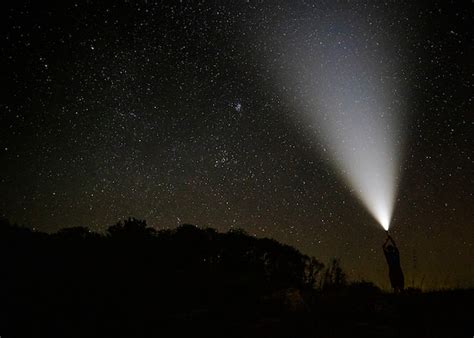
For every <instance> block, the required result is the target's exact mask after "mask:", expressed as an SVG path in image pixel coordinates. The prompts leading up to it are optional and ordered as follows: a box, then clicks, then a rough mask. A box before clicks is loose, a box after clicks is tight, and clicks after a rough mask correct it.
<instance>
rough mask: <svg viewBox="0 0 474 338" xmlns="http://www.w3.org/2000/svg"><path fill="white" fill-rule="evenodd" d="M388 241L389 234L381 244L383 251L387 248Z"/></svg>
mask: <svg viewBox="0 0 474 338" xmlns="http://www.w3.org/2000/svg"><path fill="white" fill-rule="evenodd" d="M389 241H390V236H388V237H387V239H386V240H385V242H384V243H383V245H382V248H383V249H384V251H385V249H386V248H387V244H388V242H389Z"/></svg>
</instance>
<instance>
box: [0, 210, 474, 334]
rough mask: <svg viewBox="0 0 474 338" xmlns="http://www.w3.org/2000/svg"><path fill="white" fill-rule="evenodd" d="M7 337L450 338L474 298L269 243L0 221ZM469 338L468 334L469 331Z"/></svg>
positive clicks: (184, 229)
mask: <svg viewBox="0 0 474 338" xmlns="http://www.w3.org/2000/svg"><path fill="white" fill-rule="evenodd" d="M0 259H1V281H0V311H1V312H0V335H1V336H2V337H156V336H164V337H175V336H183V335H189V334H190V335H191V336H192V337H334V336H350V337H354V336H363V337H382V336H390V337H396V336H412V337H436V336H440V337H441V336H443V337H447V336H449V337H454V336H461V335H462V334H465V333H468V332H471V331H472V328H470V327H468V326H467V324H468V323H470V322H469V320H470V319H471V316H472V309H471V306H472V304H473V302H472V300H473V293H472V291H452V292H444V293H431V294H426V293H408V292H407V293H404V294H400V295H391V294H387V293H384V292H382V291H381V290H379V289H378V288H377V287H376V286H374V285H373V284H371V283H368V282H358V283H349V282H348V280H347V277H346V274H345V273H344V272H343V270H342V268H341V267H340V264H339V261H338V260H336V259H334V260H333V261H331V262H330V263H329V265H328V266H327V267H325V266H324V265H323V264H322V263H321V262H320V261H318V260H317V259H316V258H314V257H308V256H306V255H303V254H302V253H300V252H299V251H298V250H296V249H295V248H293V247H290V246H288V245H283V244H280V243H278V242H276V241H275V240H272V239H267V238H263V239H259V238H255V237H252V236H249V235H248V234H246V233H245V232H244V231H242V230H232V231H229V232H227V233H219V232H217V231H216V230H214V229H201V228H198V227H196V226H193V225H188V224H185V225H182V226H180V227H178V228H176V229H173V230H160V231H156V230H154V229H153V228H150V227H147V224H146V222H145V221H141V220H137V219H134V218H129V219H127V220H125V221H123V222H119V223H117V224H115V225H112V226H110V227H109V228H108V229H107V231H106V232H105V233H104V234H98V233H95V232H92V231H90V230H89V229H88V228H86V227H75V228H66V229H62V230H60V231H58V232H57V233H54V234H46V233H41V232H35V231H31V230H29V229H27V228H22V227H18V226H13V225H10V224H9V223H8V222H7V221H5V220H3V221H1V224H0ZM469 334H470V333H469Z"/></svg>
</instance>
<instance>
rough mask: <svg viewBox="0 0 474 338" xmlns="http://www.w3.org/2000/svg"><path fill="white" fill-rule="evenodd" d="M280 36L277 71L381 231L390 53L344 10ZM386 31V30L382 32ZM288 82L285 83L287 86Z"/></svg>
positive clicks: (391, 201) (386, 211) (392, 167)
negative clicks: (280, 49) (279, 56)
mask: <svg viewBox="0 0 474 338" xmlns="http://www.w3.org/2000/svg"><path fill="white" fill-rule="evenodd" d="M315 22H317V23H315V24H312V25H311V24H307V23H306V26H304V28H301V27H299V29H294V27H293V28H292V30H291V31H289V32H285V34H283V36H285V40H284V43H283V45H282V46H281V48H283V49H282V51H283V52H281V53H280V54H281V55H282V57H281V58H280V61H281V63H280V65H279V67H278V70H277V72H278V74H279V75H280V76H281V79H282V80H283V81H285V84H286V86H287V87H288V88H290V90H287V91H286V93H287V94H289V96H288V99H289V100H291V102H292V103H293V104H296V105H297V111H298V112H300V115H299V116H297V117H296V118H297V120H302V121H303V122H304V124H305V125H306V127H307V130H308V131H309V132H310V135H311V136H312V137H313V135H315V136H316V137H317V138H316V139H317V140H318V141H319V143H321V144H322V148H324V149H327V150H328V151H329V154H330V161H331V162H332V164H333V165H334V166H335V167H336V168H337V171H338V172H339V174H340V176H341V177H342V178H343V179H344V181H345V182H346V183H347V184H348V186H349V187H350V188H351V190H352V191H353V192H354V194H355V195H356V196H357V197H358V198H359V200H360V201H361V202H362V203H363V205H364V206H365V207H366V208H367V210H368V211H369V212H370V213H371V214H372V216H373V217H374V218H375V220H376V221H377V222H378V223H379V224H380V225H381V226H382V227H383V228H384V229H385V230H388V228H389V226H390V221H391V218H392V213H393V209H394V205H395V196H396V193H397V180H398V174H399V169H398V168H399V165H400V153H401V144H400V139H401V137H400V136H401V135H400V125H401V118H400V115H401V111H402V109H404V108H403V100H402V97H401V92H402V91H401V87H400V78H401V77H402V76H401V74H400V73H399V72H398V68H397V54H396V53H395V52H394V51H393V50H391V48H390V39H389V38H388V37H389V35H388V34H386V35H385V37H384V38H381V34H380V32H371V28H370V27H369V26H368V25H367V24H366V22H367V21H363V20H362V19H361V18H359V17H357V16H356V15H354V14H351V13H344V15H341V13H338V15H334V16H333V17H331V16H330V15H327V16H325V17H324V18H319V20H318V18H317V19H316V20H315ZM385 33H386V32H385ZM288 84H289V85H288Z"/></svg>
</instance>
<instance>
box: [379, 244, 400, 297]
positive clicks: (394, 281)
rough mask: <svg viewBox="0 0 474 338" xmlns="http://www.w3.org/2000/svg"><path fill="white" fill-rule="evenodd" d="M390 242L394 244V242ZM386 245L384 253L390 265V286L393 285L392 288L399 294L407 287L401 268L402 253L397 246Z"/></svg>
mask: <svg viewBox="0 0 474 338" xmlns="http://www.w3.org/2000/svg"><path fill="white" fill-rule="evenodd" d="M390 240H391V241H392V243H393V244H394V242H393V240H392V239H390ZM386 244H387V242H386ZM386 244H384V246H383V251H384V254H385V259H386V260H387V263H388V268H389V277H390V284H391V285H392V288H393V289H394V290H395V291H397V292H398V291H401V290H403V288H404V287H405V281H404V276H403V272H402V268H401V266H400V253H399V251H398V248H397V247H396V246H395V245H392V244H389V245H386Z"/></svg>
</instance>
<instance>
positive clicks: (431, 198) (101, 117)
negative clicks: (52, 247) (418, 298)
mask: <svg viewBox="0 0 474 338" xmlns="http://www.w3.org/2000/svg"><path fill="white" fill-rule="evenodd" d="M2 6H3V8H2V11H1V14H0V15H1V27H2V34H1V39H2V43H1V59H2V62H1V68H2V72H1V74H2V76H1V81H2V99H1V102H0V107H1V115H0V159H1V167H0V194H1V198H0V214H1V215H2V216H3V217H5V218H7V219H9V220H10V221H11V222H17V223H19V224H24V225H27V226H29V227H32V228H33V227H34V228H35V229H37V230H41V231H56V230H58V229H59V228H61V227H69V226H89V227H90V228H92V229H93V230H96V231H103V230H105V229H106V227H108V226H109V225H111V224H114V223H115V222H117V221H118V220H119V219H122V218H124V217H128V216H135V217H137V218H142V219H146V220H147V222H148V224H149V225H151V226H153V227H156V228H157V229H162V228H173V227H176V226H177V225H179V224H182V223H191V224H196V225H198V226H200V227H213V228H217V229H218V230H220V231H227V230H229V229H231V228H243V229H244V230H246V231H247V232H248V233H249V234H253V235H256V236H259V237H262V236H265V237H272V238H275V239H277V240H278V241H281V242H283V243H287V244H290V245H293V246H295V247H297V248H298V249H300V250H301V251H302V252H303V253H305V254H310V255H314V256H316V257H317V258H318V259H320V260H322V261H323V262H327V261H328V260H329V259H330V258H331V257H334V256H336V257H339V258H340V259H341V261H342V265H343V267H344V268H345V269H346V270H347V272H348V273H349V275H350V276H351V278H353V279H367V280H370V281H373V282H375V283H376V284H378V285H379V286H381V287H384V288H388V285H389V284H388V283H389V281H388V277H387V268H386V263H385V259H384V257H383V253H382V250H381V246H382V243H383V241H384V240H385V233H384V231H383V229H382V228H381V227H380V225H378V224H377V222H376V221H375V220H374V219H373V217H372V216H371V215H370V213H368V211H367V210H366V208H365V207H364V206H363V205H362V204H361V203H360V202H359V200H358V199H357V198H356V197H355V196H354V194H353V193H352V192H351V191H350V188H349V187H348V186H347V184H346V182H345V181H344V180H341V177H340V175H339V174H338V173H337V172H336V171H335V169H334V167H333V166H332V165H331V163H330V161H331V159H330V156H331V155H330V154H329V153H328V152H327V151H324V149H325V148H324V145H323V144H321V143H320V142H319V141H318V139H317V138H311V137H308V133H307V130H306V128H305V126H304V122H302V121H301V119H300V118H299V117H298V116H300V115H299V114H300V112H299V111H298V109H299V106H298V104H295V102H294V101H295V100H298V95H297V94H296V95H294V99H293V100H292V99H291V97H292V95H293V92H292V88H290V87H291V84H290V83H285V80H284V79H285V77H284V76H283V77H282V76H281V74H282V73H284V74H286V75H287V74H288V72H291V69H292V65H296V66H298V65H301V64H302V63H304V62H305V60H303V56H301V59H300V58H299V56H298V55H300V54H299V53H294V51H295V50H288V51H287V52H286V51H285V48H288V49H291V42H292V41H291V39H292V37H293V36H296V35H297V36H299V37H303V38H304V37H305V36H306V35H308V36H310V40H308V41H309V44H316V43H317V42H318V41H331V40H335V39H336V40H337V39H338V38H339V35H340V34H341V33H340V32H341V27H340V25H341V22H342V26H343V30H344V31H345V32H347V31H350V30H351V27H352V23H351V21H350V19H347V21H345V19H343V20H337V22H338V24H336V23H334V29H332V26H331V25H332V22H333V21H332V20H334V19H335V18H336V19H337V18H339V19H340V18H345V16H346V15H347V13H350V15H349V16H348V17H349V18H351V17H357V18H359V20H361V21H363V22H364V23H365V24H366V25H367V27H370V29H369V30H368V31H367V36H366V39H367V41H368V43H369V46H372V45H374V42H375V44H376V45H377V46H379V44H378V42H377V41H378V40H377V39H380V41H381V46H382V47H383V46H387V49H389V50H390V51H389V52H387V53H388V54H387V55H388V56H386V57H385V58H384V59H383V60H381V62H385V63H389V64H390V65H392V64H393V65H394V67H395V66H396V69H397V76H398V77H399V78H400V79H401V80H400V84H401V85H402V86H403V92H402V94H401V97H402V100H403V107H404V111H403V113H402V115H403V121H404V123H403V125H402V127H403V128H402V129H403V132H402V133H401V134H400V139H399V140H398V141H399V143H400V144H401V145H402V146H401V147H400V152H401V153H400V157H401V165H400V179H399V186H398V194H397V198H396V205H395V209H394V216H393V221H392V227H391V233H392V235H393V237H394V239H395V240H396V242H397V244H398V245H399V248H400V251H401V259H402V266H403V268H404V271H405V278H406V285H407V286H412V285H414V286H417V287H423V288H440V287H457V286H461V287H466V286H471V287H472V286H474V267H473V265H472V261H473V257H474V248H473V242H474V227H473V225H474V224H473V220H474V208H473V205H474V204H473V201H474V200H473V191H474V189H473V186H474V185H473V177H474V176H473V155H472V153H473V146H472V144H473V143H472V135H473V131H474V128H473V120H472V93H473V88H472V87H473V86H472V85H473V79H472V74H473V67H472V60H474V55H473V51H472V35H471V34H470V29H471V28H472V14H473V8H472V4H471V3H466V4H465V5H463V4H461V2H460V1H452V2H448V1H446V2H443V3H442V4H433V3H431V4H429V7H426V4H424V5H422V4H417V3H416V2H413V1H406V2H398V1H397V2H395V3H389V4H381V3H380V1H373V2H362V1H357V2H349V3H345V2H340V3H335V2H333V1H314V2H313V1H288V3H285V2H279V1H275V2H273V1H267V2H264V1H183V2H178V1H176V2H175V4H174V5H168V4H163V3H160V2H156V3H155V2H153V1H125V2H124V1H114V2H110V3H109V4H104V2H98V1H97V2H96V1H81V2H77V3H73V2H70V3H69V2H61V3H60V4H55V5H52V4H49V5H48V4H47V2H41V3H40V2H37V1H28V2H24V3H22V2H21V1H15V2H11V3H10V4H8V3H7V4H5V3H2ZM318 20H325V22H326V27H329V29H327V30H325V31H324V33H323V32H322V31H318V30H316V29H313V28H314V27H315V26H314V25H315V22H316V23H317V22H318ZM334 22H336V21H334ZM318 34H319V35H318ZM349 36H350V34H349ZM342 43H347V41H342ZM357 43H363V42H362V40H360V39H357ZM382 47H380V48H382ZM367 48H369V52H370V48H371V47H367ZM383 48H385V47H383ZM288 55H291V57H288ZM305 57H306V56H305ZM282 60H284V62H281V61H282ZM290 63H291V64H290ZM285 67H287V68H285ZM279 70H282V72H281V73H280V72H279ZM296 77H297V76H296ZM315 81H316V82H317V79H316V80H315ZM293 89H294V88H293Z"/></svg>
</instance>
